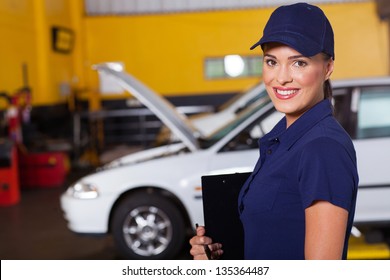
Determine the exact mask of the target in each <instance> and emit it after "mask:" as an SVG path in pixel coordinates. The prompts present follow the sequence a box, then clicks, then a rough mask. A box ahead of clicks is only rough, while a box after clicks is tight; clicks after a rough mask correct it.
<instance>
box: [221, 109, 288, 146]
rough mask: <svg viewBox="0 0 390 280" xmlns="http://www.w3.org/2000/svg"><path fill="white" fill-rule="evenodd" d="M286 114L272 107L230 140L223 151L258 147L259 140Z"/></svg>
mask: <svg viewBox="0 0 390 280" xmlns="http://www.w3.org/2000/svg"><path fill="white" fill-rule="evenodd" d="M283 116H284V114H282V113H280V112H278V111H276V110H274V108H273V109H272V111H270V112H268V114H266V115H265V116H262V117H261V118H260V119H258V120H257V121H255V122H253V123H252V125H250V126H248V127H247V128H246V129H244V130H243V131H241V132H240V133H239V134H238V135H237V136H236V137H234V138H233V139H232V140H231V141H229V142H228V143H227V144H226V145H225V146H224V147H223V148H222V150H221V151H223V152H226V151H243V150H249V149H257V148H258V143H257V142H258V140H259V138H260V137H262V136H263V135H265V134H267V133H268V132H270V131H271V130H272V128H273V127H274V126H275V125H276V124H277V123H278V121H279V120H280V119H281V118H282V117H283Z"/></svg>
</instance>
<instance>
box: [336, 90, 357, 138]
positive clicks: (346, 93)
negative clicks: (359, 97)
mask: <svg viewBox="0 0 390 280" xmlns="http://www.w3.org/2000/svg"><path fill="white" fill-rule="evenodd" d="M352 90H353V89H352V88H348V87H346V88H336V89H333V100H332V101H333V106H334V116H335V118H336V119H337V121H338V122H339V123H340V124H341V125H342V126H343V127H344V129H345V130H346V131H347V132H348V133H349V135H350V136H351V137H352V138H355V136H356V135H355V134H356V132H355V130H356V111H355V110H351V102H352V100H351V93H352Z"/></svg>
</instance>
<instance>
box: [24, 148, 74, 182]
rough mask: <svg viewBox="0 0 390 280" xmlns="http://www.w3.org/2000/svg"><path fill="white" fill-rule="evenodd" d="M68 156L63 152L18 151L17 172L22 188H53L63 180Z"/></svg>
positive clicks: (67, 168) (67, 167)
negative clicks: (24, 152)
mask: <svg viewBox="0 0 390 280" xmlns="http://www.w3.org/2000/svg"><path fill="white" fill-rule="evenodd" d="M68 172H69V158H68V156H67V154H66V153H64V152H43V153H26V154H23V153H20V154H19V174H20V185H21V187H22V188H53V187H60V186H62V185H63V183H64V182H65V179H66V176H67V174H68Z"/></svg>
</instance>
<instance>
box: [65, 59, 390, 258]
mask: <svg viewBox="0 0 390 280" xmlns="http://www.w3.org/2000/svg"><path fill="white" fill-rule="evenodd" d="M96 69H97V70H98V71H101V72H104V73H106V74H108V75H111V76H113V77H115V78H116V79H117V81H118V82H119V83H120V84H121V85H122V86H123V87H124V88H125V89H126V90H128V91H129V92H131V93H132V94H133V95H134V96H136V97H137V98H138V99H139V100H140V101H141V102H142V103H144V105H145V106H147V107H149V109H150V110H152V111H153V112H154V113H155V114H156V115H157V116H158V117H159V118H160V119H161V120H162V121H163V122H164V123H165V124H166V125H167V126H168V127H169V128H170V129H171V130H172V131H173V133H175V135H176V136H177V137H178V138H179V139H180V140H181V142H179V143H173V144H170V145H166V146H162V147H157V148H153V149H149V150H145V151H141V152H138V153H134V154H131V155H128V156H124V157H122V158H119V159H118V160H115V161H113V162H111V163H109V164H107V165H105V166H103V167H102V168H100V169H99V170H97V171H96V172H95V173H93V174H90V175H88V176H85V177H83V178H81V179H80V180H79V181H78V182H76V183H75V184H73V185H71V186H70V187H69V188H68V189H67V191H66V192H65V193H64V194H63V195H62V196H61V206H62V209H63V211H64V216H65V219H66V220H67V221H68V226H69V228H70V230H72V231H74V232H78V233H84V234H112V235H113V237H114V240H115V243H116V245H117V247H118V249H119V250H120V251H121V253H122V254H123V256H124V257H126V258H131V259H172V258H174V257H175V256H176V254H177V253H178V252H179V251H180V249H181V248H182V245H183V244H184V242H188V240H187V238H188V233H191V232H193V230H194V225H195V223H199V224H202V223H203V210H202V209H203V207H202V193H201V176H203V175H211V174H228V173H236V172H249V171H251V170H252V169H253V167H254V165H255V163H256V161H257V158H258V155H259V151H258V147H257V139H258V138H259V137H261V136H262V135H264V134H265V133H267V132H268V131H269V130H270V129H272V127H273V125H274V124H275V123H276V122H277V121H278V120H279V119H280V118H281V114H280V113H278V112H276V111H275V109H274V107H273V105H272V103H271V101H270V100H269V98H268V96H267V94H266V92H265V91H261V92H259V96H258V97H257V98H256V101H255V102H253V103H249V104H248V106H245V107H244V108H242V109H241V110H240V111H239V112H238V114H237V115H236V117H235V118H234V119H232V120H231V121H229V122H227V123H226V124H225V125H223V126H222V127H221V128H220V129H219V130H217V131H215V132H214V133H212V134H210V136H209V137H201V136H200V135H201V133H199V132H197V131H196V130H194V128H193V126H192V125H191V123H190V122H189V121H188V120H187V119H186V117H185V116H184V115H181V114H179V113H177V111H176V110H175V108H174V107H173V106H172V105H170V104H169V103H168V102H167V101H166V100H165V99H164V98H162V97H161V96H158V95H156V94H154V92H153V91H151V90H150V89H148V88H147V87H146V86H145V85H143V84H142V83H140V82H139V81H137V80H136V79H135V78H134V77H132V76H131V75H129V74H127V73H125V72H123V71H116V70H114V69H111V68H110V67H109V65H104V64H103V65H98V66H97V67H96ZM333 85H334V95H335V96H334V101H335V116H336V117H337V119H338V120H339V121H340V123H341V124H342V125H343V126H344V127H345V129H346V130H347V131H348V132H349V133H350V135H351V137H352V138H353V140H354V144H355V148H356V151H357V155H358V168H359V175H360V186H359V194H358V202H357V209H356V216H355V224H356V225H357V226H365V229H366V230H369V229H376V228H380V229H381V228H382V225H383V224H385V223H389V222H390V172H388V166H389V165H388V164H389V159H390V110H389V108H390V78H375V79H358V80H346V81H337V82H334V83H333Z"/></svg>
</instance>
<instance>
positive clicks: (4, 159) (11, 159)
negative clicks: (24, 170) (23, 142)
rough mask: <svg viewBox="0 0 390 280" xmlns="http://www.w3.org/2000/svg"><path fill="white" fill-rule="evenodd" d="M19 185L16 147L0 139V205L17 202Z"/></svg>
mask: <svg viewBox="0 0 390 280" xmlns="http://www.w3.org/2000/svg"><path fill="white" fill-rule="evenodd" d="M19 201H20V186H19V172H18V157H17V153H16V147H15V146H14V145H13V143H12V142H10V141H8V140H2V139H0V206H10V205H14V204H17V203H19Z"/></svg>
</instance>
